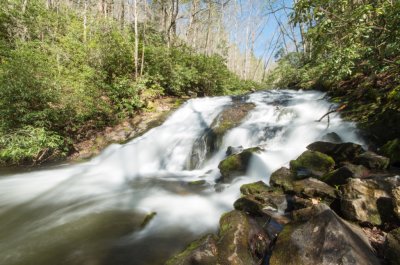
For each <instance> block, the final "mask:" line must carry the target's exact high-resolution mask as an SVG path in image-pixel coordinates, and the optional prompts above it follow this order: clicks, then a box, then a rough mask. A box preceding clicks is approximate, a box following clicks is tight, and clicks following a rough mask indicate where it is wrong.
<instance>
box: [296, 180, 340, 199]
mask: <svg viewBox="0 0 400 265" xmlns="http://www.w3.org/2000/svg"><path fill="white" fill-rule="evenodd" d="M293 191H294V193H296V194H297V195H298V196H300V197H306V198H314V199H321V200H322V201H324V202H325V203H327V204H331V203H332V202H333V201H334V200H335V199H337V198H338V196H337V191H336V190H335V189H334V188H333V187H331V186H329V185H328V184H326V183H324V182H322V181H319V180H318V179H314V178H307V179H303V180H298V181H295V182H293Z"/></svg>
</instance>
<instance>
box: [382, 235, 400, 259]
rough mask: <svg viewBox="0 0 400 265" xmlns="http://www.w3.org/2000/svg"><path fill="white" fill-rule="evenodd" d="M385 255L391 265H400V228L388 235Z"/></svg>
mask: <svg viewBox="0 0 400 265" xmlns="http://www.w3.org/2000/svg"><path fill="white" fill-rule="evenodd" d="M384 255H385V261H387V262H388V264H389V265H400V228H397V229H395V230H392V231H390V233H388V234H387V236H386V242H385V252H384Z"/></svg>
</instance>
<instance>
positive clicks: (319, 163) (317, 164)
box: [290, 150, 335, 179]
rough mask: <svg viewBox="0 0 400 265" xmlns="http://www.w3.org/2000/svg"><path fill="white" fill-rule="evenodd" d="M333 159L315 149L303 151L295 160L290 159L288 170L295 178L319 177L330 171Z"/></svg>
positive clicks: (332, 166) (333, 162) (333, 163)
mask: <svg viewBox="0 0 400 265" xmlns="http://www.w3.org/2000/svg"><path fill="white" fill-rule="evenodd" d="M334 166H335V161H334V160H333V159H332V158H331V157H330V156H328V155H325V154H323V153H320V152H316V151H309V150H307V151H305V152H304V153H302V154H301V155H300V156H299V157H298V158H297V159H296V160H292V161H290V170H291V171H292V172H293V173H294V174H295V178H296V179H304V178H307V177H316V178H320V177H322V176H323V175H325V174H327V173H328V172H329V171H331V170H332V169H333V168H334Z"/></svg>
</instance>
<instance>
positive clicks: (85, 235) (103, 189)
mask: <svg viewBox="0 0 400 265" xmlns="http://www.w3.org/2000/svg"><path fill="white" fill-rule="evenodd" d="M323 96H324V94H322V93H320V92H302V91H297V92H296V91H286V90H277V91H264V92H257V93H253V94H251V95H248V96H245V97H243V98H241V99H240V100H242V101H246V102H252V103H254V104H255V105H256V107H255V108H254V109H253V110H251V111H250V112H249V113H248V115H247V116H246V118H245V119H244V120H243V121H242V122H241V123H240V125H239V126H237V127H236V128H233V129H231V130H229V131H227V132H226V133H225V134H224V136H223V140H222V143H221V144H220V147H219V148H218V150H216V151H215V152H213V153H212V154H209V155H208V156H203V160H202V161H200V163H199V165H200V166H198V167H197V168H195V169H192V168H191V166H190V162H191V161H190V160H191V157H192V153H193V150H192V149H193V147H194V146H195V147H196V146H197V145H195V143H196V140H198V139H201V137H202V135H203V134H204V132H205V131H206V129H207V128H208V127H209V126H210V125H211V124H212V122H213V120H214V119H215V118H216V117H217V116H218V114H219V113H221V111H223V110H224V108H226V107H227V106H229V105H231V104H233V101H232V98H231V97H213V98H199V99H191V100H189V101H188V102H186V103H185V104H184V105H183V106H182V107H181V108H180V109H178V110H177V111H175V112H174V113H173V114H172V115H171V116H170V117H169V119H168V120H167V121H166V122H165V123H164V124H162V125H161V126H159V127H156V128H154V129H152V130H150V131H148V132H147V133H146V134H144V135H143V136H141V137H138V138H135V139H133V140H132V141H130V142H128V143H127V144H124V145H111V146H109V147H108V148H107V149H106V150H104V151H103V152H102V153H101V154H100V155H99V156H98V157H95V158H94V159H92V160H91V161H89V162H85V163H81V164H77V165H62V166H58V167H56V168H52V169H46V170H38V171H33V172H29V173H23V174H8V175H3V176H0V264H3V265H16V264H20V265H56V264H67V265H70V264H85V265H105V264H107V265H109V264H111V265H125V264H135V265H141V264H146V265H148V264H162V263H163V261H165V260H166V259H167V258H168V257H170V256H171V255H172V254H174V253H176V252H178V251H179V250H181V249H182V248H183V247H184V246H185V245H186V244H187V243H189V242H190V241H192V240H193V239H195V238H197V237H199V236H200V235H201V234H204V233H207V232H215V231H216V230H217V228H218V220H219V218H220V216H221V214H222V213H224V212H226V211H229V210H230V209H232V204H233V202H234V201H235V199H237V198H238V197H239V196H240V195H239V187H240V185H242V184H244V183H249V182H253V181H257V180H263V181H264V182H266V183H268V181H269V175H270V174H271V173H272V172H273V171H274V170H276V169H277V168H279V167H281V166H284V165H287V164H288V163H289V161H290V160H291V159H294V158H296V157H297V156H298V155H299V154H301V153H302V152H303V151H304V150H305V147H306V146H307V145H308V144H310V143H311V142H313V141H316V140H319V139H321V138H322V137H323V136H324V135H326V134H327V133H329V132H336V133H337V134H338V135H339V136H340V137H341V138H342V139H343V141H352V142H356V143H361V144H363V143H362V142H361V139H359V137H358V136H357V134H356V129H355V126H354V124H351V123H349V122H345V121H343V120H341V119H340V117H338V116H337V115H331V117H330V122H329V127H328V121H327V119H324V120H322V121H321V122H316V120H318V119H319V118H320V117H321V116H322V115H324V114H325V113H326V112H327V111H328V109H329V107H330V105H331V103H329V102H327V101H326V100H324V99H323ZM229 146H235V147H236V146H242V147H244V148H247V147H254V146H261V147H263V148H264V150H265V151H264V152H262V153H261V154H259V155H257V156H255V157H253V159H252V161H251V165H250V168H249V170H248V172H247V174H246V176H243V177H239V178H236V179H235V180H234V182H233V183H231V184H220V183H216V179H218V177H219V170H218V163H219V162H220V161H221V160H222V159H223V158H224V157H225V152H226V150H227V147H229ZM196 148H199V147H198V146H197V147H196ZM194 151H196V150H194ZM199 180H202V182H195V183H201V184H200V185H194V184H193V183H194V182H193V181H199ZM150 213H156V214H155V215H154V216H153V217H152V218H150V215H148V214H150ZM146 215H148V216H147V221H148V222H147V224H145V223H144V222H143V220H144V218H145V216H146Z"/></svg>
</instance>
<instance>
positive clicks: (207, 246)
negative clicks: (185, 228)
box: [165, 234, 218, 265]
mask: <svg viewBox="0 0 400 265" xmlns="http://www.w3.org/2000/svg"><path fill="white" fill-rule="evenodd" d="M217 240H218V238H217V237H216V236H215V235H213V234H209V235H205V236H204V237H202V238H200V239H198V240H196V241H194V242H192V243H190V244H189V246H188V247H187V248H186V249H185V250H184V251H183V252H181V253H179V254H177V255H175V256H174V257H172V258H170V259H169V260H168V261H167V262H166V264H165V265H194V264H196V265H212V264H217V255H218V249H217Z"/></svg>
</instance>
